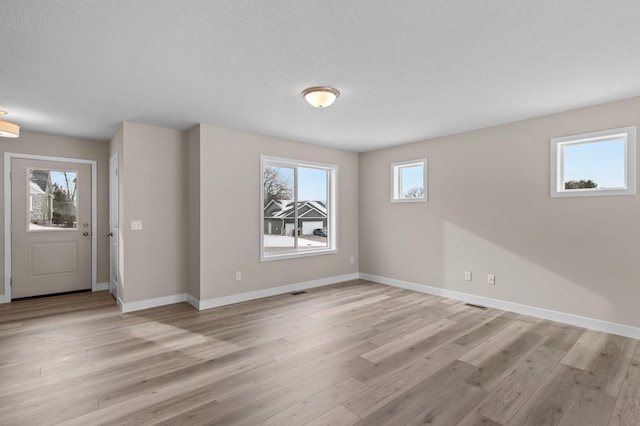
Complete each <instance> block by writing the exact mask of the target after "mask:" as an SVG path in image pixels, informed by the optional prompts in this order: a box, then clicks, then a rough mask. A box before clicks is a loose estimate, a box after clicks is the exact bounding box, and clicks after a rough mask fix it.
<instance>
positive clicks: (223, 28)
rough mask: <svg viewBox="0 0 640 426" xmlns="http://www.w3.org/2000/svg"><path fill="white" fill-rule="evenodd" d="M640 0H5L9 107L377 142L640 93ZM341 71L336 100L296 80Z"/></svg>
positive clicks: (1, 104)
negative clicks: (306, 94) (320, 98)
mask: <svg viewBox="0 0 640 426" xmlns="http://www.w3.org/2000/svg"><path fill="white" fill-rule="evenodd" d="M639 22H640V1H638V0H616V1H615V2H612V1H603V0H563V1H550V0H540V1H513V0H503V1H498V0H486V1H473V0H466V1H462V0H429V1H426V0H419V1H414V0H405V1H391V0H386V1H382V0H350V1H344V0H339V1H336V0H329V1H327V0H325V1H307V0H269V1H259V0H255V1H242V0H233V1H220V0H218V1H211V0H188V1H187V0H183V1H179V0H172V1H171V0H126V1H124V0H110V1H98V0H76V1H71V0H60V1H43V0H0V35H1V37H0V58H2V59H1V64H0V109H6V110H8V111H9V113H10V115H9V116H8V117H7V118H6V119H7V120H8V121H12V122H16V123H18V124H20V125H21V126H22V129H23V130H28V131H35V132H42V133H50V134H59V135H68V136H76V137H82V138H90V139H100V140H108V139H110V138H111V136H112V135H113V134H114V133H115V131H116V130H117V128H118V126H119V123H120V122H122V121H134V122H138V123H146V124H153V125H158V126H164V127H171V128H176V129H187V128H190V127H191V126H193V125H194V124H196V123H207V124H212V125H217V126H222V127H229V128H235V129H239V130H245V131H249V132H255V133H261V134H265V135H271V136H277V137H282V138H287V139H292V140H297V141H301V142H308V143H314V144H320V145H327V146H333V147H339V148H343V149H348V150H354V151H366V150H371V149H375V148H379V147H384V146H390V145H396V144H400V143H405V142H410V141H416V140H422V139H428V138H432V137H435V136H440V135H446V134H452V133H457V132H462V131H466V130H471V129H476V128H481V127H487V126H491V125H496V124H501V123H506V122H511V121H515V120H520V119H524V118H529V117H535V116H540V115H545V114H550V113H554V112H558V111H563V110H568V109H573V108H578V107H582V106H588V105H593V104H598V103H602V102H607V101H612V100H617V99H622V98H628V97H632V96H637V95H640V54H639V53H640V25H639V24H638V23H639ZM314 85H330V86H333V87H336V88H337V89H338V90H340V92H341V96H340V98H339V99H338V100H337V101H336V103H335V104H334V105H333V106H332V107H331V108H328V109H314V108H311V107H309V106H308V105H307V104H306V103H305V102H304V100H303V99H302V97H301V96H300V92H301V91H302V90H303V89H304V88H306V87H309V86H314Z"/></svg>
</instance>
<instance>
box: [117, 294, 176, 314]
mask: <svg viewBox="0 0 640 426" xmlns="http://www.w3.org/2000/svg"><path fill="white" fill-rule="evenodd" d="M186 301H187V294H186V293H181V294H173V295H171V296H164V297H156V298H153V299H145V300H139V301H137V302H123V301H122V300H120V298H118V306H119V307H120V311H122V313H123V314H124V313H127V312H134V311H141V310H143V309H149V308H157V307H158V306H165V305H171V304H174V303H180V302H186Z"/></svg>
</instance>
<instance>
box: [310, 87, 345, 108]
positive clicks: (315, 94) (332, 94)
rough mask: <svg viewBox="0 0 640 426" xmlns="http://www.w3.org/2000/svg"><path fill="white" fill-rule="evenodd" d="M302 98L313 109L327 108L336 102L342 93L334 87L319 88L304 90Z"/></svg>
mask: <svg viewBox="0 0 640 426" xmlns="http://www.w3.org/2000/svg"><path fill="white" fill-rule="evenodd" d="M302 96H303V97H304V99H305V100H306V101H307V103H308V104H309V105H311V106H312V107H316V108H326V107H328V106H330V105H331V104H332V103H334V102H335V100H336V98H337V97H338V96H340V92H338V91H337V90H336V89H334V88H333V87H324V86H318V87H309V88H308V89H304V90H303V91H302Z"/></svg>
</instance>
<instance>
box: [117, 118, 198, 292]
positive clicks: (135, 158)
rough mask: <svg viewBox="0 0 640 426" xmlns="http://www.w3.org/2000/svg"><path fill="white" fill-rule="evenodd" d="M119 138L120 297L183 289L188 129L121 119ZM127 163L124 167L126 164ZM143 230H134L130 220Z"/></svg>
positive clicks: (182, 290) (185, 259)
mask: <svg viewBox="0 0 640 426" xmlns="http://www.w3.org/2000/svg"><path fill="white" fill-rule="evenodd" d="M121 140H122V143H121V144H120V138H119V137H115V138H114V140H113V141H112V144H111V152H112V153H113V152H116V151H117V152H118V153H119V155H118V156H119V160H120V169H119V170H120V176H119V177H120V183H121V185H120V190H121V192H120V194H119V198H120V206H119V207H120V212H121V214H120V226H121V239H120V247H119V250H120V252H121V253H122V257H121V259H122V260H126V264H125V263H124V262H123V263H122V264H121V265H119V267H120V269H121V272H120V276H121V279H122V282H121V284H122V286H123V289H122V293H121V294H120V297H121V299H122V301H123V302H125V303H129V302H135V301H140V300H145V299H153V298H156V297H164V296H172V295H176V294H183V293H185V292H186V276H187V210H186V203H187V193H186V165H187V156H186V152H187V151H186V147H187V145H186V135H185V133H184V132H181V131H177V130H171V129H165V128H161V127H154V126H146V125H142V124H136V123H128V122H125V123H124V124H123V127H122V138H121ZM125 166H126V167H125ZM132 220H141V221H142V230H140V231H132V230H131V221H132Z"/></svg>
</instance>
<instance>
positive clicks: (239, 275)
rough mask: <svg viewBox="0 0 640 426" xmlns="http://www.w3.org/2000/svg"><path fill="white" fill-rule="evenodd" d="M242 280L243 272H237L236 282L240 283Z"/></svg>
mask: <svg viewBox="0 0 640 426" xmlns="http://www.w3.org/2000/svg"><path fill="white" fill-rule="evenodd" d="M241 279H242V272H240V271H237V272H236V281H240V280H241Z"/></svg>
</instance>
